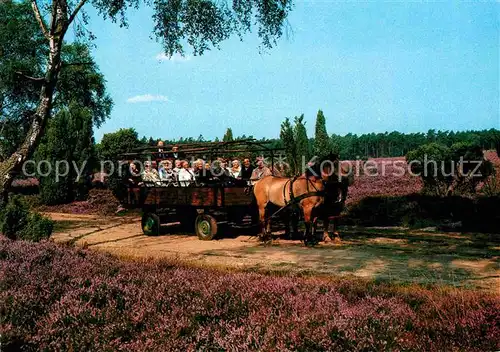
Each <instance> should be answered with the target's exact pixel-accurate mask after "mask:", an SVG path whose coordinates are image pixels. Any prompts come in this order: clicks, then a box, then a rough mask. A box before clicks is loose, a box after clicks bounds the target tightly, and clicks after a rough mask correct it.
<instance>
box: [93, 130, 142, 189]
mask: <svg viewBox="0 0 500 352" xmlns="http://www.w3.org/2000/svg"><path fill="white" fill-rule="evenodd" d="M140 146H144V143H141V141H140V140H139V138H138V135H137V132H136V131H135V129H133V128H122V129H119V130H118V131H116V132H113V133H106V134H105V135H104V136H103V137H102V140H101V143H99V144H98V145H97V153H98V155H99V158H100V160H101V162H103V163H104V164H103V165H104V166H105V170H104V171H105V172H107V173H108V174H109V177H108V187H109V188H110V189H111V191H112V192H113V194H114V195H115V196H116V197H117V198H118V199H123V197H125V196H126V187H125V183H124V179H125V177H127V168H128V164H120V161H121V159H123V158H122V157H121V156H120V155H121V154H123V153H130V152H132V151H133V150H134V149H135V148H138V147H140ZM131 159H135V158H131Z"/></svg>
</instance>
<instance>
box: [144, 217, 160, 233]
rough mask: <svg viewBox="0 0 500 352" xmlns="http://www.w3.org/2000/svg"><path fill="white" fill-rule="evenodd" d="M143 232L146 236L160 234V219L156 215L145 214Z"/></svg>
mask: <svg viewBox="0 0 500 352" xmlns="http://www.w3.org/2000/svg"><path fill="white" fill-rule="evenodd" d="M141 225H142V232H143V233H144V234H145V235H146V236H157V235H159V234H160V217H159V216H158V215H156V214H154V213H144V215H143V216H142V220H141Z"/></svg>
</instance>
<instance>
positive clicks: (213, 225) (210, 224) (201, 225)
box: [195, 214, 217, 241]
mask: <svg viewBox="0 0 500 352" xmlns="http://www.w3.org/2000/svg"><path fill="white" fill-rule="evenodd" d="M195 230H196V234H197V235H198V238H199V239H200V240H203V241H210V240H213V239H214V237H215V235H216V234H217V221H216V220H215V218H214V217H213V216H210V215H207V214H200V215H198V216H197V217H196V224H195Z"/></svg>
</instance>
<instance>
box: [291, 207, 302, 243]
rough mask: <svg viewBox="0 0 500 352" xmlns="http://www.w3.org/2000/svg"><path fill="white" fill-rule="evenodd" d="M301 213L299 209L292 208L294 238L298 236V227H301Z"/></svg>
mask: <svg viewBox="0 0 500 352" xmlns="http://www.w3.org/2000/svg"><path fill="white" fill-rule="evenodd" d="M299 215H300V212H298V211H297V209H293V210H292V215H291V222H292V239H296V238H297V233H298V232H299V230H298V227H299Z"/></svg>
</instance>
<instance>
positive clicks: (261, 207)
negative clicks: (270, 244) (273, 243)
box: [259, 204, 266, 237]
mask: <svg viewBox="0 0 500 352" xmlns="http://www.w3.org/2000/svg"><path fill="white" fill-rule="evenodd" d="M259 222H260V227H261V229H260V231H261V237H263V236H265V234H266V206H265V205H262V204H259Z"/></svg>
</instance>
